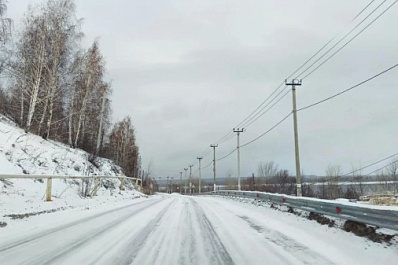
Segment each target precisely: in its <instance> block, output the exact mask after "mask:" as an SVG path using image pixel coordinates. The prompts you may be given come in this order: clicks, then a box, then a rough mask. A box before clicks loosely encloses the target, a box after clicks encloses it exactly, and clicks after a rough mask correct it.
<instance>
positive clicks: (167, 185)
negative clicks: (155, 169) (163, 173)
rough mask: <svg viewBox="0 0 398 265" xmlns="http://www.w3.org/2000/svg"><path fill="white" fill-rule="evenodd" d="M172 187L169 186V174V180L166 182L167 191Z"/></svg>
mask: <svg viewBox="0 0 398 265" xmlns="http://www.w3.org/2000/svg"><path fill="white" fill-rule="evenodd" d="M169 191H170V187H169V176H167V182H166V192H167V193H169Z"/></svg>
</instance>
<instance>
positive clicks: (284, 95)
mask: <svg viewBox="0 0 398 265" xmlns="http://www.w3.org/2000/svg"><path fill="white" fill-rule="evenodd" d="M286 88H287V87H286ZM286 88H285V89H286ZM285 89H284V90H285ZM284 90H282V91H281V92H283V91H284ZM290 92H291V90H290V89H289V90H288V91H287V92H286V93H285V94H283V96H282V97H280V98H279V99H278V100H277V101H276V102H275V103H274V104H272V105H271V107H269V108H268V109H266V110H265V111H264V112H263V113H261V115H259V116H257V117H256V118H255V119H254V120H252V121H251V122H249V123H248V124H246V125H245V127H246V128H247V127H249V126H250V125H251V124H253V123H254V122H255V121H256V120H258V119H259V118H261V117H262V116H263V115H264V114H266V113H267V112H268V111H269V110H270V109H272V108H273V107H274V106H275V105H276V104H278V103H279V102H280V101H281V100H282V99H284V98H285V97H286V96H287V95H288V94H289V93H290Z"/></svg>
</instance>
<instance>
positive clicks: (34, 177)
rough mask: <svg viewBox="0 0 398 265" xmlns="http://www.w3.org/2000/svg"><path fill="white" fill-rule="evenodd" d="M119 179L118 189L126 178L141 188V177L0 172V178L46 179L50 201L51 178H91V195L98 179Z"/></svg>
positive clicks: (47, 195) (97, 183)
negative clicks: (92, 182) (92, 183)
mask: <svg viewBox="0 0 398 265" xmlns="http://www.w3.org/2000/svg"><path fill="white" fill-rule="evenodd" d="M105 178H106V179H121V181H120V187H119V188H120V189H121V190H124V181H125V180H126V179H131V180H135V182H136V185H137V186H138V181H140V182H141V188H142V179H139V178H132V177H126V176H57V175H29V174H26V175H15V174H0V179H47V189H46V201H51V189H52V180H53V179H81V180H83V179H93V180H94V190H93V196H97V190H98V186H99V179H105Z"/></svg>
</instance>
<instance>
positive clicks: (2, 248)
mask: <svg viewBox="0 0 398 265" xmlns="http://www.w3.org/2000/svg"><path fill="white" fill-rule="evenodd" d="M143 203H149V202H148V201H143V202H138V203H134V204H130V205H126V206H123V207H120V208H116V209H113V210H110V211H106V212H102V213H98V214H95V215H92V216H88V217H86V218H83V219H80V220H77V221H74V222H71V223H68V224H65V225H61V226H58V227H55V228H52V229H49V230H47V231H45V232H41V233H38V234H36V235H33V236H30V237H28V238H24V239H22V240H17V241H14V242H12V243H8V244H4V245H2V246H0V253H1V252H3V251H5V250H9V249H12V248H15V247H18V246H21V245H23V244H26V243H29V242H31V241H33V240H37V239H39V238H42V237H45V236H47V235H49V234H52V233H56V232H59V231H62V230H65V229H68V228H70V227H73V226H76V225H79V224H81V223H84V222H87V221H91V220H93V219H96V218H98V217H102V216H105V215H108V214H112V213H114V212H117V211H122V210H125V209H127V208H132V207H135V206H139V205H140V204H143Z"/></svg>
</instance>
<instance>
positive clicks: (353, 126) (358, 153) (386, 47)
mask: <svg viewBox="0 0 398 265" xmlns="http://www.w3.org/2000/svg"><path fill="white" fill-rule="evenodd" d="M8 2H9V3H8V9H9V10H8V16H9V17H11V18H13V19H14V20H15V25H16V29H18V25H19V21H20V19H21V18H22V16H23V13H24V12H25V11H26V8H27V6H28V4H29V3H32V4H37V3H40V2H42V1H37V0H30V1H29V0H17V1H15V0H12V1H8ZM369 2H371V1H370V0H369V1H360V0H351V1H347V0H324V1H319V0H312V1H311V0H305V1H304V0H302V1H286V0H268V1H265V0H246V1H227V0H174V1H162V0H154V1H144V0H112V1H111V0H107V1H105V0H77V1H76V5H77V15H78V17H80V18H84V19H85V21H84V24H83V28H82V30H83V32H84V33H85V34H86V37H85V39H84V41H83V45H84V46H85V47H89V45H90V44H91V43H92V42H93V41H94V39H95V38H97V37H99V41H100V48H101V50H102V52H103V54H104V56H105V58H106V62H107V69H108V73H107V78H108V79H110V80H112V81H113V96H112V101H113V116H114V119H115V120H119V119H122V118H123V117H124V116H126V115H130V116H131V117H132V121H133V123H134V126H135V128H136V132H137V142H138V145H139V147H140V153H141V155H142V159H143V164H144V167H147V165H148V163H149V162H150V161H152V163H153V172H154V174H155V176H157V177H162V178H163V179H164V178H165V177H166V176H173V177H175V178H177V177H178V176H179V172H180V171H183V168H184V167H188V166H189V165H190V164H191V163H194V167H193V172H194V173H195V174H196V175H197V173H196V171H197V168H198V163H197V160H196V157H197V156H199V155H201V154H202V153H203V152H204V151H209V152H207V153H208V155H206V156H205V157H204V159H203V162H202V165H203V166H205V165H208V164H209V163H210V162H211V159H212V153H211V152H210V151H211V149H210V147H209V145H210V144H213V143H217V142H216V141H217V140H218V139H220V138H221V137H223V136H224V135H225V134H227V133H228V132H230V131H232V129H233V128H234V127H235V126H236V125H238V124H239V123H240V122H241V121H242V120H244V119H245V118H246V117H247V116H248V115H249V114H250V113H251V112H252V111H253V110H255V109H256V108H257V106H259V105H260V103H261V102H262V101H263V100H265V99H266V98H267V97H268V96H269V95H270V94H271V92H272V91H274V89H276V88H277V87H278V85H279V84H280V83H281V82H282V81H283V80H284V79H285V78H287V77H288V76H289V75H290V74H291V73H293V72H294V70H295V69H297V68H298V67H299V66H300V65H301V64H303V63H304V62H305V61H306V60H307V59H309V58H310V57H311V56H312V55H313V54H314V53H315V52H316V51H317V50H318V49H320V48H321V47H322V46H323V45H324V44H325V43H327V42H328V41H329V40H330V39H332V38H333V37H335V36H336V35H337V36H336V37H335V39H334V41H333V42H332V44H334V43H336V42H337V41H338V40H340V38H341V37H343V36H344V35H345V34H346V33H348V32H349V31H350V30H351V29H352V28H354V27H355V25H356V24H357V23H359V22H360V21H361V20H362V19H363V18H365V17H366V16H367V15H368V14H369V13H370V12H371V11H372V10H373V9H374V8H376V7H377V6H378V5H379V4H380V3H382V2H383V1H382V0H376V1H374V2H373V3H372V4H371V5H370V6H369V8H368V9H367V10H365V12H363V13H362V14H361V15H360V16H359V17H358V18H357V19H356V20H354V21H353V22H351V20H352V19H353V18H354V17H355V16H356V15H357V14H358V13H359V12H360V11H361V10H362V9H363V8H364V7H365V6H366V5H367V4H368V3H369ZM393 2H394V1H393V0H387V1H385V4H384V5H382V6H381V7H380V9H379V10H378V11H376V12H375V13H374V14H373V15H371V16H370V17H369V19H368V20H366V22H364V24H363V26H360V27H358V29H356V30H355V31H354V32H353V33H352V34H351V35H350V36H349V37H352V36H354V35H355V34H356V33H357V32H359V31H360V30H361V29H362V28H363V27H364V26H365V25H366V24H368V23H369V22H370V21H371V20H372V19H373V18H375V17H376V16H377V15H378V14H380V13H381V12H382V11H383V10H384V9H386V8H387V7H388V6H389V5H390V4H392V3H393ZM397 12H398V4H397V5H394V6H393V7H392V8H391V9H390V10H389V11H387V12H386V13H385V14H384V15H383V16H382V17H380V19H378V20H377V21H376V22H375V23H374V24H373V25H371V26H370V27H369V28H368V29H367V30H365V31H364V32H363V33H362V34H360V35H359V36H358V37H357V38H356V39H355V40H353V41H352V42H351V43H350V44H349V45H347V46H346V47H345V48H344V49H342V50H341V51H340V52H339V53H337V54H336V56H334V57H333V58H331V59H330V60H329V61H328V62H327V63H325V64H324V65H323V66H322V67H321V68H319V69H318V70H317V71H315V72H314V73H313V74H311V75H310V76H309V77H307V78H306V79H304V80H303V85H302V86H301V87H299V88H298V90H297V105H298V107H299V108H300V107H303V106H306V105H309V104H311V103H313V102H316V101H318V100H321V99H323V98H325V97H328V96H330V95H333V94H335V93H337V92H339V91H342V90H344V89H346V88H349V87H350V86H352V85H355V84H357V83H359V82H361V81H363V80H365V79H367V78H369V77H371V76H373V75H375V74H377V73H379V72H381V71H382V70H385V69H387V68H389V67H390V66H393V65H394V64H396V63H398V52H397V47H398V34H397V28H396V26H397V25H398V21H397V20H398V16H397V15H396V14H397ZM349 37H348V38H347V40H349ZM345 42H346V41H343V42H341V45H343V44H344V43H345ZM341 45H339V46H338V47H340V46H341ZM330 47H331V46H330ZM338 47H337V48H338ZM326 50H327V49H326ZM326 50H325V51H326ZM397 74H398V69H397V70H395V69H394V70H392V71H390V72H389V73H387V74H385V75H383V76H381V77H379V78H377V79H375V80H374V81H371V82H369V83H367V84H365V85H363V86H360V87H358V88H356V89H354V90H351V91H350V92H348V93H346V94H344V95H342V96H339V97H337V98H335V99H333V100H330V101H328V102H326V103H323V104H320V105H318V106H316V107H313V108H310V109H308V110H304V111H301V112H299V113H298V121H299V126H298V128H299V145H300V157H301V167H302V170H303V171H304V173H305V174H307V175H308V174H316V175H324V174H325V170H326V168H327V166H328V165H329V164H331V165H341V167H342V169H343V171H344V172H348V171H350V170H351V167H352V165H354V166H355V167H358V166H365V165H367V164H370V163H372V162H375V161H377V160H379V159H381V158H384V157H387V156H388V155H390V154H393V153H396V152H397V146H398V137H397V135H398V134H397V129H398V115H397V110H398V104H397V99H398V89H397V85H396V83H397ZM295 77H296V76H295ZM302 77H304V75H302V76H299V78H302ZM283 88H284V86H283V87H282V89H283ZM281 95H282V94H281ZM291 110H292V99H291V93H289V94H288V95H287V96H286V97H285V98H283V99H282V100H281V101H280V102H279V103H278V104H277V105H275V107H273V108H272V109H271V111H269V112H267V113H266V114H265V115H263V116H262V117H261V118H260V119H258V120H257V121H256V122H254V123H253V124H251V125H250V126H248V127H247V131H246V132H245V133H242V134H241V144H245V143H247V142H249V141H250V140H252V139H254V138H256V137H257V136H259V135H261V134H262V133H263V132H265V131H267V130H268V129H269V128H271V127H272V126H273V125H274V124H276V123H277V122H278V121H280V120H281V119H282V118H284V117H285V116H286V115H287V114H288V113H289V112H290V111H291ZM235 147H236V136H235V137H233V138H231V139H230V140H229V141H227V142H225V143H222V144H220V145H219V147H218V148H216V155H217V157H219V158H220V157H222V156H224V155H226V154H228V153H229V152H230V151H231V150H233V149H234V148H235ZM236 160H237V158H236V152H235V153H233V154H232V155H231V156H229V157H227V158H225V159H223V160H221V161H219V162H217V175H218V176H219V177H224V176H225V175H226V174H227V172H228V171H230V172H231V173H232V175H233V176H236V175H237V173H236V172H237V169H236V167H237V162H236ZM265 161H275V162H276V163H278V164H279V165H280V168H284V169H288V170H289V172H290V173H291V174H292V175H295V163H294V142H293V120H292V116H291V117H289V118H288V119H287V120H285V121H284V122H283V123H281V125H280V126H278V127H276V128H275V129H274V130H273V131H272V132H270V133H269V134H267V135H266V136H264V137H262V138H261V139H259V140H258V141H256V142H254V143H252V144H250V145H247V146H246V147H244V148H241V167H242V176H244V177H246V176H249V175H251V173H252V172H253V173H256V172H257V165H258V163H259V162H265ZM382 165H383V164H381V165H379V166H382ZM370 171H371V170H370V169H369V170H368V171H364V172H363V173H366V172H370ZM202 175H203V177H211V176H212V167H211V166H209V167H207V168H205V169H203V171H202Z"/></svg>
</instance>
